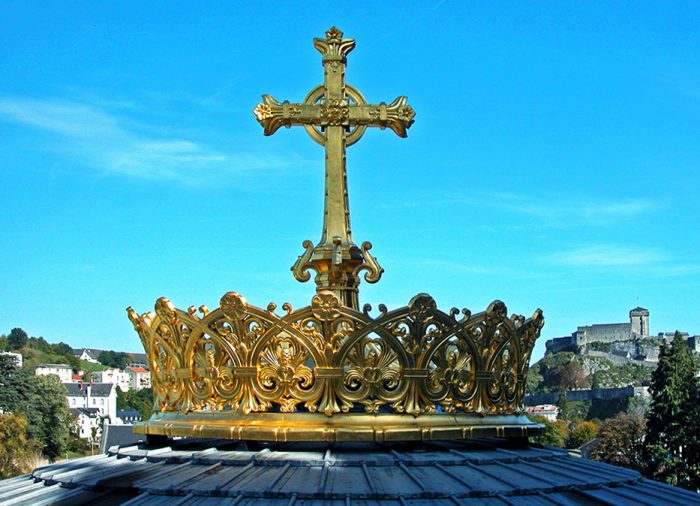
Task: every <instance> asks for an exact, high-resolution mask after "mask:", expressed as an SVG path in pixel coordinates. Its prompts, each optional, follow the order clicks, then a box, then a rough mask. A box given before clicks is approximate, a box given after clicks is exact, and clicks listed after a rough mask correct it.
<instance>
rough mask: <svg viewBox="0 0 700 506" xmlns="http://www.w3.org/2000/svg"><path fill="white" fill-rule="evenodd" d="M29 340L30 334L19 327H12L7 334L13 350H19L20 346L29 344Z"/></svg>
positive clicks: (8, 342)
mask: <svg viewBox="0 0 700 506" xmlns="http://www.w3.org/2000/svg"><path fill="white" fill-rule="evenodd" d="M28 340H29V336H28V335H27V333H26V332H25V331H24V330H22V329H20V328H18V327H15V328H14V329H12V330H11V331H10V333H9V334H8V336H7V344H8V345H9V346H10V349H12V350H19V349H20V348H24V347H25V346H26V345H27V341H28Z"/></svg>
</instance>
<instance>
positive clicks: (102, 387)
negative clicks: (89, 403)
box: [63, 382, 114, 397]
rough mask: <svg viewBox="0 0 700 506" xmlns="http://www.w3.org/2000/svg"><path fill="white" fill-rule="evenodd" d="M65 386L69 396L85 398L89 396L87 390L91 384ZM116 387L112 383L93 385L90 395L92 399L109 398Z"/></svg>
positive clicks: (66, 384)
mask: <svg viewBox="0 0 700 506" xmlns="http://www.w3.org/2000/svg"><path fill="white" fill-rule="evenodd" d="M63 386H64V387H66V390H68V395H69V396H73V397H76V396H79V397H85V396H86V395H87V388H88V386H90V383H88V382H83V383H63ZM113 387H114V385H113V384H112V383H92V388H91V389H90V395H91V396H92V397H109V395H110V394H111V393H112V388H113Z"/></svg>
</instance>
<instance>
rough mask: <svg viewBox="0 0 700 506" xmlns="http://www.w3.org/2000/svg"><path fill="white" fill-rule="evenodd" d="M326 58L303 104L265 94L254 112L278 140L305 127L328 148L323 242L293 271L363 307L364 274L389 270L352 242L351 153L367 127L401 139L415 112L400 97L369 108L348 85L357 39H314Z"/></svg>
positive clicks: (308, 249) (336, 35)
mask: <svg viewBox="0 0 700 506" xmlns="http://www.w3.org/2000/svg"><path fill="white" fill-rule="evenodd" d="M314 47H315V48H316V49H317V50H318V51H319V52H320V53H321V55H322V62H323V67H324V82H323V84H322V85H321V86H318V87H316V88H314V89H313V90H311V92H310V93H309V94H308V95H307V97H306V99H305V100H304V102H302V103H290V102H287V101H285V102H281V103H280V102H278V101H277V100H275V99H274V98H273V97H272V96H270V95H263V102H262V103H260V104H258V105H257V106H256V107H255V109H254V111H253V113H254V114H255V117H256V118H257V120H258V121H259V122H260V124H261V125H262V126H263V127H264V129H265V135H272V134H273V133H275V132H276V131H277V130H278V129H279V128H280V127H282V126H284V127H287V128H289V127H292V126H303V127H304V128H305V129H306V131H307V132H308V133H309V135H310V136H311V138H312V139H313V140H315V141H316V142H318V143H319V144H321V145H322V146H324V147H325V149H326V192H325V205H324V212H323V231H322V233H321V240H320V241H319V243H318V244H316V245H315V246H314V245H313V243H311V241H304V244H303V246H304V249H305V251H304V253H303V254H302V255H300V256H299V258H298V259H297V261H296V263H295V264H294V265H293V266H292V272H293V273H294V277H295V278H296V279H297V280H299V281H302V282H305V281H308V280H309V279H311V275H310V273H309V271H314V272H315V274H316V278H315V281H316V285H317V287H316V291H317V292H318V293H321V292H325V291H331V292H333V293H334V294H335V295H336V297H338V299H339V300H340V302H341V303H342V304H343V305H345V306H348V307H351V308H353V309H358V308H359V300H358V287H359V284H360V273H361V272H362V271H363V270H364V271H367V272H366V273H365V281H367V282H368V283H376V282H377V281H379V279H380V278H381V276H382V272H384V270H383V269H382V268H381V267H380V266H379V263H378V262H377V260H376V259H375V258H374V257H373V256H372V255H371V254H370V253H369V250H370V248H371V247H372V244H371V243H369V242H364V243H362V246H361V247H358V246H357V245H356V244H355V243H354V242H353V240H352V229H351V227H350V209H349V205H348V190H347V174H346V161H345V149H346V148H347V147H348V146H350V145H352V144H354V143H355V142H357V141H358V140H359V139H360V137H362V135H363V134H364V133H365V130H366V129H367V127H370V126H373V127H379V128H381V129H384V128H390V129H391V130H393V131H394V132H395V133H396V134H397V135H399V136H400V137H406V135H407V134H406V130H407V129H408V128H409V127H410V126H411V125H412V124H413V118H414V116H415V112H414V111H413V108H412V107H411V106H410V105H408V104H407V103H406V97H398V98H397V99H395V100H394V101H393V102H391V103H390V104H388V105H387V104H386V103H384V102H381V103H379V104H376V105H373V104H367V101H366V100H365V98H364V97H363V96H362V94H361V93H360V92H359V91H357V90H356V89H355V88H353V87H352V86H350V85H348V84H346V83H345V66H346V61H347V55H348V53H350V51H352V50H353V48H354V47H355V41H354V39H344V38H343V32H341V31H340V30H339V29H338V28H336V27H335V26H334V27H332V28H331V29H329V30H328V31H327V32H326V38H325V39H320V38H319V39H314Z"/></svg>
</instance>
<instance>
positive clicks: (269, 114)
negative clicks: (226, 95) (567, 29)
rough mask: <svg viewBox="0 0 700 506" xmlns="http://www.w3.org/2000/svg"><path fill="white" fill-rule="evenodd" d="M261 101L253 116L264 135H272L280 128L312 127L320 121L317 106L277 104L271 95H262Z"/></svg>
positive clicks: (285, 102) (319, 112)
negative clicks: (262, 129)
mask: <svg viewBox="0 0 700 506" xmlns="http://www.w3.org/2000/svg"><path fill="white" fill-rule="evenodd" d="M262 99H263V101H262V102H261V103H259V104H258V105H257V106H255V109H253V114H255V117H256V118H257V120H258V122H259V123H260V124H261V125H262V126H263V128H264V129H265V135H272V134H274V133H275V132H276V131H277V130H279V129H280V128H281V127H287V128H289V127H291V126H294V125H313V124H318V123H320V121H321V110H320V107H319V106H317V105H309V104H292V103H289V102H288V101H286V100H285V101H284V102H279V101H277V100H276V99H275V98H274V97H273V96H272V95H263V96H262Z"/></svg>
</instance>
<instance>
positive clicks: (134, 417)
mask: <svg viewBox="0 0 700 506" xmlns="http://www.w3.org/2000/svg"><path fill="white" fill-rule="evenodd" d="M140 421H141V413H139V412H138V411H136V410H135V409H120V410H118V411H117V424H119V423H122V424H124V425H130V424H134V423H137V422H140Z"/></svg>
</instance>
